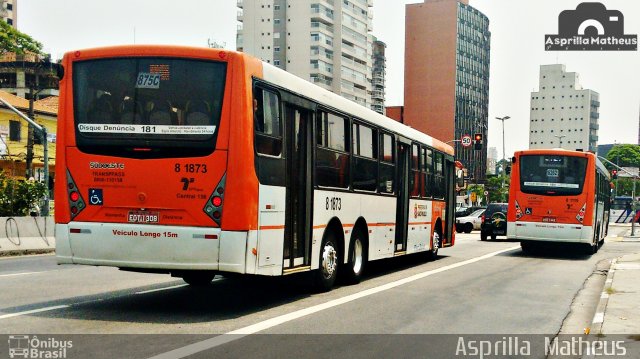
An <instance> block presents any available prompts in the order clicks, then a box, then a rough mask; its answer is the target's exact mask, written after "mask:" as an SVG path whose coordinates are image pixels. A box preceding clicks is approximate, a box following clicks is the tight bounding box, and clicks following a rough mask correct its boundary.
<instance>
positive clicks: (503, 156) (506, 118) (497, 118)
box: [496, 116, 511, 202]
mask: <svg viewBox="0 0 640 359" xmlns="http://www.w3.org/2000/svg"><path fill="white" fill-rule="evenodd" d="M510 118H511V117H509V116H504V117H496V120H498V121H502V189H501V191H502V192H503V195H502V196H501V197H502V198H503V199H504V177H505V176H506V173H505V172H506V165H505V163H506V162H505V161H506V157H505V156H506V154H505V149H504V121H505V120H508V119H510ZM504 201H506V200H503V202H504Z"/></svg>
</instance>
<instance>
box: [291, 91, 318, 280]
mask: <svg viewBox="0 0 640 359" xmlns="http://www.w3.org/2000/svg"><path fill="white" fill-rule="evenodd" d="M313 113H314V112H313V111H312V110H309V109H305V108H304V107H300V106H296V105H293V104H291V103H286V102H285V104H284V116H285V131H286V132H285V134H286V148H287V165H286V187H287V194H286V209H285V232H284V268H285V269H287V268H294V267H300V266H308V265H310V263H311V261H310V251H311V245H310V238H311V208H312V207H313V206H312V186H313V183H312V182H313V181H312V176H311V174H312V171H311V154H312V151H311V146H312V144H313V140H312V135H311V134H312V132H311V131H312V125H313Z"/></svg>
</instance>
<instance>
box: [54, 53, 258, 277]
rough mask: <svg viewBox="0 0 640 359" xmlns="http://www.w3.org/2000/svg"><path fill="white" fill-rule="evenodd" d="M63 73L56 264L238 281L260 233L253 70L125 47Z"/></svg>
mask: <svg viewBox="0 0 640 359" xmlns="http://www.w3.org/2000/svg"><path fill="white" fill-rule="evenodd" d="M245 61H252V62H251V64H247V63H245ZM63 66H64V77H63V79H62V81H61V82H60V85H61V87H60V110H59V119H58V132H57V133H58V147H57V154H56V157H57V165H56V181H55V196H56V213H55V220H56V254H57V258H58V262H59V263H74V264H87V265H102V266H115V267H120V268H123V269H129V270H140V271H149V272H171V273H172V274H177V275H179V276H185V273H186V275H188V274H190V273H196V272H193V271H205V272H206V273H210V272H209V271H217V270H225V271H232V272H243V271H244V270H245V262H246V256H247V253H246V246H247V236H248V231H249V230H251V229H255V227H256V226H257V223H256V222H257V220H256V217H257V215H256V206H255V204H256V203H257V179H256V176H255V171H253V149H252V148H253V144H252V143H251V141H250V139H251V136H242V135H241V134H242V133H252V132H253V128H252V124H251V122H250V121H249V119H250V118H252V107H251V98H250V96H246V94H245V91H244V89H245V88H246V86H249V88H250V86H251V85H250V84H251V75H255V74H256V73H257V72H259V71H260V67H259V66H260V65H259V63H257V62H253V60H247V59H246V58H245V57H243V56H242V55H241V54H237V53H232V52H231V53H230V52H225V51H219V50H213V49H196V48H181V47H159V46H126V47H113V48H102V49H90V50H82V51H76V52H70V53H67V54H66V55H65V57H64V60H63ZM251 69H254V73H252V72H251ZM232 85H233V86H232ZM223 224H224V227H223ZM211 273H212V272H211ZM211 277H212V275H211Z"/></svg>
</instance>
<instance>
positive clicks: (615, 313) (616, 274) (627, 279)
mask: <svg viewBox="0 0 640 359" xmlns="http://www.w3.org/2000/svg"><path fill="white" fill-rule="evenodd" d="M609 228H610V231H609V233H610V234H611V238H607V240H609V241H620V242H640V225H637V224H636V226H635V233H634V234H635V235H634V236H631V224H625V225H616V226H615V227H612V226H610V227H609ZM612 228H615V229H616V230H617V231H618V236H617V237H615V236H614V235H615V231H611V229H612ZM638 333H640V254H637V253H636V254H626V255H623V256H622V257H619V258H617V259H614V260H613V261H612V262H611V268H610V269H609V273H608V274H607V280H606V282H605V285H604V288H603V291H602V296H601V299H600V303H599V304H598V308H597V309H596V314H595V316H594V318H593V325H592V327H591V334H594V335H600V334H602V335H608V334H638Z"/></svg>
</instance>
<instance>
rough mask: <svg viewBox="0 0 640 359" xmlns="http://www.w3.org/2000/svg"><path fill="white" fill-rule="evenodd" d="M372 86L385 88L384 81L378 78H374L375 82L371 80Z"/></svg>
mask: <svg viewBox="0 0 640 359" xmlns="http://www.w3.org/2000/svg"><path fill="white" fill-rule="evenodd" d="M371 84H372V85H374V86H384V79H377V78H375V77H374V78H373V80H371Z"/></svg>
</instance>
